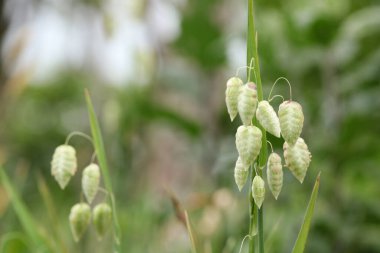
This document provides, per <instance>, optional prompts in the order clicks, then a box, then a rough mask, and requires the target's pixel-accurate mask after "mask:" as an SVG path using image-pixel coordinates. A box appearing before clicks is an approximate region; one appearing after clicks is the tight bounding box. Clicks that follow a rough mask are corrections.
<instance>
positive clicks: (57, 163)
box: [51, 145, 77, 189]
mask: <svg viewBox="0 0 380 253" xmlns="http://www.w3.org/2000/svg"><path fill="white" fill-rule="evenodd" d="M76 170H77V158H76V155H75V149H74V148H73V147H72V146H70V145H60V146H58V147H57V148H56V149H55V151H54V154H53V159H52V161H51V174H52V175H53V177H54V178H55V180H56V181H57V182H58V184H59V186H60V187H61V189H64V188H65V187H66V185H67V184H68V183H69V181H70V179H71V177H72V176H73V175H74V174H75V172H76Z"/></svg>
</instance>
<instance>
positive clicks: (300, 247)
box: [292, 172, 321, 253]
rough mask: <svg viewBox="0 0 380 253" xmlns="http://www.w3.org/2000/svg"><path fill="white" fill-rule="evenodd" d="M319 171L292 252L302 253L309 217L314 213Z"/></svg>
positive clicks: (307, 232) (309, 221)
mask: <svg viewBox="0 0 380 253" xmlns="http://www.w3.org/2000/svg"><path fill="white" fill-rule="evenodd" d="M320 176H321V172H319V173H318V176H317V179H316V180H315V184H314V188H313V192H312V193H311V197H310V201H309V204H308V206H307V209H306V214H305V218H304V221H303V223H302V226H301V230H300V232H299V234H298V237H297V240H296V243H295V244H294V247H293V250H292V253H303V251H304V249H305V245H306V240H307V236H308V234H309V229H310V224H311V218H312V216H313V213H314V207H315V202H316V201H317V196H318V189H319V181H320Z"/></svg>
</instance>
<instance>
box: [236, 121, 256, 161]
mask: <svg viewBox="0 0 380 253" xmlns="http://www.w3.org/2000/svg"><path fill="white" fill-rule="evenodd" d="M261 137H262V133H261V130H260V129H259V128H258V127H255V126H240V127H238V129H237V131H236V148H237V150H238V152H239V156H240V158H241V160H242V161H243V163H244V164H245V165H248V166H249V165H250V164H252V163H253V162H254V161H255V159H256V158H257V156H258V155H259V153H260V149H261V143H262V140H261Z"/></svg>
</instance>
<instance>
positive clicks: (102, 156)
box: [85, 89, 121, 252]
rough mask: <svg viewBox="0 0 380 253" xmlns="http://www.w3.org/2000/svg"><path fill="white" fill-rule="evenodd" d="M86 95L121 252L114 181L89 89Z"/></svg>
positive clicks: (116, 248) (115, 245) (117, 247)
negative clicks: (112, 181)
mask: <svg viewBox="0 0 380 253" xmlns="http://www.w3.org/2000/svg"><path fill="white" fill-rule="evenodd" d="M85 97H86V103H87V110H88V116H89V120H90V125H91V134H92V139H93V142H94V148H95V152H96V157H97V159H98V161H99V165H100V169H101V171H102V176H103V179H104V185H105V187H106V189H107V191H108V193H109V194H110V196H111V204H112V212H113V215H112V217H113V223H114V232H115V235H114V236H115V244H114V247H115V250H116V251H117V252H121V250H120V237H121V231H120V225H119V222H118V218H117V212H116V204H115V199H114V195H113V190H112V183H111V177H110V172H109V169H108V163H107V157H106V152H105V148H104V142H103V138H102V134H101V132H100V127H99V122H98V119H97V117H96V114H95V110H94V106H93V104H92V101H91V97H90V94H89V92H88V90H87V89H86V90H85Z"/></svg>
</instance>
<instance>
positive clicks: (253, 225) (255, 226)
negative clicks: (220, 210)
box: [247, 0, 267, 253]
mask: <svg viewBox="0 0 380 253" xmlns="http://www.w3.org/2000/svg"><path fill="white" fill-rule="evenodd" d="M252 60H253V62H254V68H249V69H248V71H247V78H248V82H252V81H254V77H256V85H257V98H258V101H261V100H263V88H262V83H261V75H260V65H259V56H258V49H257V33H256V29H255V20H254V6H253V0H248V30H247V65H248V66H249V65H251V62H252ZM253 123H254V125H255V126H257V127H259V128H260V129H261V130H262V133H263V134H262V147H261V150H260V154H259V159H258V164H257V167H258V169H257V174H258V175H259V176H260V177H262V169H261V168H262V167H263V166H265V163H266V161H267V141H266V132H265V130H264V129H263V128H262V127H261V126H260V124H259V123H258V122H257V120H256V119H255V120H254V122H253ZM254 177H255V171H254V169H253V166H251V180H250V182H252V181H253V178H254ZM251 188H252V187H250V189H251ZM249 200H250V201H249V203H250V216H249V217H250V226H249V234H250V235H254V234H255V233H256V231H257V236H256V237H254V238H256V240H254V238H252V239H251V240H250V243H249V253H254V252H259V253H264V224H263V216H264V206H261V208H260V210H258V208H257V206H256V205H255V203H254V200H253V198H252V192H251V190H250V192H249ZM255 247H256V248H257V249H258V251H255Z"/></svg>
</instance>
